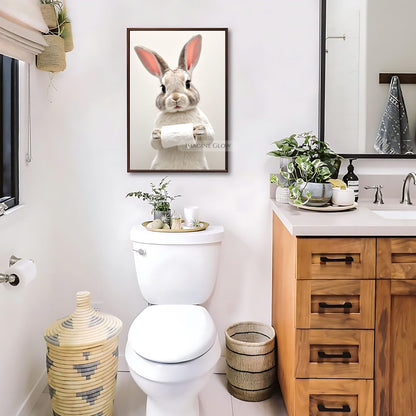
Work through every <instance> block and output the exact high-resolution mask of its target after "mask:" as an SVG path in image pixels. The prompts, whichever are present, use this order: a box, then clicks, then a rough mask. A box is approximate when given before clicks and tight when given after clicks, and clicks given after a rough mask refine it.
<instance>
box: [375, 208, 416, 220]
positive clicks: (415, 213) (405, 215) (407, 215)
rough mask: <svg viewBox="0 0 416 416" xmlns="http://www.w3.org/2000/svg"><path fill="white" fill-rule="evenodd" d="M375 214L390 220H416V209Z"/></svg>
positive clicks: (380, 211) (393, 210) (385, 211)
mask: <svg viewBox="0 0 416 416" xmlns="http://www.w3.org/2000/svg"><path fill="white" fill-rule="evenodd" d="M373 212H374V214H377V215H378V216H380V217H382V218H385V219H388V220H416V209H412V210H400V209H391V210H373Z"/></svg>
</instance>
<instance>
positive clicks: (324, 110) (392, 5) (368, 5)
mask: <svg viewBox="0 0 416 416" xmlns="http://www.w3.org/2000/svg"><path fill="white" fill-rule="evenodd" d="M415 16H416V2H415V1H414V0H395V1H394V2H393V1H391V0H321V44H320V47H321V68H320V120H319V136H320V138H321V139H323V140H325V141H326V142H328V143H329V144H330V146H331V147H332V148H333V149H334V150H335V151H336V152H338V153H340V154H342V155H343V156H344V157H361V158H416V154H399V153H396V154H388V155H387V154H380V153H378V152H377V151H376V150H375V149H374V145H375V142H376V138H377V135H378V133H379V129H380V124H381V121H382V118H383V115H384V113H385V110H386V105H387V102H388V99H389V90H390V85H389V84H390V79H391V76H392V75H398V76H399V79H400V83H401V90H402V92H403V98H404V103H405V106H406V109H407V118H408V126H409V129H408V133H407V134H409V138H410V140H411V141H412V142H415V144H416V139H415V137H416V54H415V53H414V45H415V41H416V25H415ZM412 71H413V73H412ZM383 74H384V75H383ZM396 120H397V118H396ZM390 121H391V120H390ZM389 127H390V128H391V126H389ZM403 130H405V128H404V127H403ZM390 137H391V136H389V139H388V140H391V139H390ZM400 153H403V151H401V152H400Z"/></svg>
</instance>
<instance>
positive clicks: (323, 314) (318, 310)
mask: <svg viewBox="0 0 416 416" xmlns="http://www.w3.org/2000/svg"><path fill="white" fill-rule="evenodd" d="M374 296H375V280H298V281H297V282H296V328H341V329H344V328H347V329H348V328H351V329H352V328H357V329H372V328H374Z"/></svg>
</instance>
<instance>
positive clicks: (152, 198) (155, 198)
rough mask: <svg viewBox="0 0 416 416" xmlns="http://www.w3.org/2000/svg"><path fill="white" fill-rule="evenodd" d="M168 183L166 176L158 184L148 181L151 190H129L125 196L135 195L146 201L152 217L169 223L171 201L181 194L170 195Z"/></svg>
mask: <svg viewBox="0 0 416 416" xmlns="http://www.w3.org/2000/svg"><path fill="white" fill-rule="evenodd" d="M169 184H170V180H168V178H167V176H165V177H164V178H162V180H161V181H160V182H159V184H158V185H155V184H154V183H152V182H151V183H150V187H151V189H152V191H151V192H143V191H137V192H129V193H128V194H127V195H126V197H135V198H138V199H140V200H142V201H144V202H148V203H149V204H150V205H151V206H152V207H153V208H152V213H153V218H154V219H155V220H156V219H160V220H162V221H163V222H164V223H165V224H170V220H171V202H172V201H173V200H175V199H176V198H178V197H180V196H181V195H174V196H170V195H169V194H168V191H167V187H168V185H169Z"/></svg>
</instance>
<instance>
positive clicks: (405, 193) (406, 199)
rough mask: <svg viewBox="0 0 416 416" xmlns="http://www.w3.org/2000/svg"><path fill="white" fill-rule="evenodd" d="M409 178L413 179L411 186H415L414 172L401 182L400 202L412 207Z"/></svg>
mask: <svg viewBox="0 0 416 416" xmlns="http://www.w3.org/2000/svg"><path fill="white" fill-rule="evenodd" d="M411 178H413V184H414V185H416V173H415V172H410V173H408V174H407V176H406V178H405V180H404V182H403V188H402V200H401V201H400V203H401V204H406V205H413V203H412V200H411V199H410V190H409V182H410V179H411Z"/></svg>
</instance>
